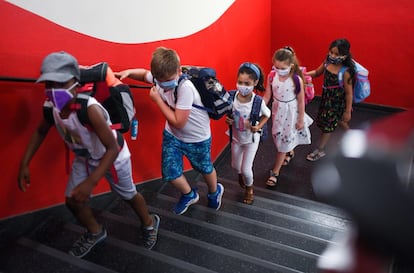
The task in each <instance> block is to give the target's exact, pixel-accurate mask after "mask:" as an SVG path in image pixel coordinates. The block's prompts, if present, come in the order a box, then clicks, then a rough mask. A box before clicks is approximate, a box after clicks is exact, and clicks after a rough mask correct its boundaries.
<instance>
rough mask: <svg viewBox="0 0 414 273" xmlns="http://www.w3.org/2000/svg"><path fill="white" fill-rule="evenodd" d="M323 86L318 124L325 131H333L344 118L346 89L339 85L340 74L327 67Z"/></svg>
mask: <svg viewBox="0 0 414 273" xmlns="http://www.w3.org/2000/svg"><path fill="white" fill-rule="evenodd" d="M323 86H324V88H323V91H322V98H321V103H320V105H319V110H318V115H317V118H316V125H317V126H318V128H319V129H321V131H322V132H323V133H331V132H333V131H335V129H336V128H337V127H338V122H339V121H340V120H341V119H342V115H343V113H344V110H345V91H344V88H342V87H340V86H339V81H338V74H334V73H331V72H329V71H328V70H327V69H326V68H325V71H324V81H323ZM326 87H329V88H326Z"/></svg>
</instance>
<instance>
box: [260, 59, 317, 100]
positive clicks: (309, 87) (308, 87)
mask: <svg viewBox="0 0 414 273" xmlns="http://www.w3.org/2000/svg"><path fill="white" fill-rule="evenodd" d="M300 69H301V70H302V73H303V74H305V73H306V67H304V66H301V67H300ZM275 76H276V71H275V70H273V69H272V70H271V71H270V72H269V75H268V78H269V84H270V88H271V89H272V82H273V79H274V77H275ZM292 79H293V83H294V84H295V94H296V95H297V94H299V92H300V80H299V75H298V74H296V73H294V74H293V77H292ZM304 85H305V88H304V89H305V105H306V104H308V103H310V102H311V101H312V100H313V98H314V97H315V88H314V86H313V83H312V77H311V76H305V81H304ZM272 96H273V91H272Z"/></svg>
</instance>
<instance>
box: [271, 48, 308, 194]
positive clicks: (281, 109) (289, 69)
mask: <svg viewBox="0 0 414 273" xmlns="http://www.w3.org/2000/svg"><path fill="white" fill-rule="evenodd" d="M272 63H273V70H274V72H275V73H274V77H269V83H268V85H267V88H266V92H265V95H264V100H265V102H266V103H268V102H269V101H270V100H271V99H272V136H273V141H274V143H275V146H276V149H277V153H276V160H275V164H274V166H273V169H272V170H270V177H269V179H268V180H267V182H266V185H267V186H268V187H270V188H274V187H275V186H276V184H277V182H278V178H279V173H280V169H281V167H282V165H283V162H284V161H285V160H286V159H287V156H286V153H288V152H289V155H288V157H289V156H290V157H293V149H294V148H295V147H296V146H297V145H300V144H310V143H311V135H310V130H309V126H310V125H311V124H312V122H313V120H312V119H311V118H310V117H309V116H308V115H307V114H306V113H305V92H304V88H303V79H302V77H303V75H302V72H301V70H300V68H299V64H298V61H297V59H296V55H295V52H294V51H293V49H292V48H291V47H284V48H281V49H278V50H277V51H276V52H275V53H274V55H273V58H272ZM271 73H272V72H271ZM295 74H296V75H295ZM269 75H270V74H269ZM294 77H296V79H297V83H298V84H300V91H299V92H298V93H296V92H295V80H294Z"/></svg>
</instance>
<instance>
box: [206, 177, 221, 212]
mask: <svg viewBox="0 0 414 273" xmlns="http://www.w3.org/2000/svg"><path fill="white" fill-rule="evenodd" d="M223 193H224V187H223V185H221V184H220V183H217V191H216V192H215V193H209V194H208V195H207V198H208V206H209V207H210V208H213V209H216V210H219V209H220V206H221V198H222V197H223Z"/></svg>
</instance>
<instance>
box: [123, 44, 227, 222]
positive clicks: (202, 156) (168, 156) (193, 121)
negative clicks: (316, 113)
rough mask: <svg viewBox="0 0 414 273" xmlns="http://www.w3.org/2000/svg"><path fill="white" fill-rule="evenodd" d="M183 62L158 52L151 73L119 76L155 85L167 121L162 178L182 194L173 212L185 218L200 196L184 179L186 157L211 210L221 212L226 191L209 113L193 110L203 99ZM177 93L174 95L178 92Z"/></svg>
mask: <svg viewBox="0 0 414 273" xmlns="http://www.w3.org/2000/svg"><path fill="white" fill-rule="evenodd" d="M180 73H181V71H180V59H179V57H178V55H177V53H176V52H175V51H174V50H172V49H168V48H164V47H159V48H157V49H156V50H155V51H154V53H153V55H152V60H151V72H150V71H147V70H145V69H140V68H138V69H127V70H124V71H121V72H119V73H116V75H117V76H118V77H120V79H121V80H122V79H124V78H126V77H129V78H132V79H135V80H139V81H145V82H148V83H155V86H153V87H152V88H151V91H150V98H151V100H152V101H153V102H154V103H155V104H156V105H157V106H158V107H159V109H160V111H161V113H162V114H163V115H164V116H165V118H166V124H165V129H164V132H163V140H162V176H163V179H164V180H165V181H169V182H170V183H171V184H172V185H173V186H174V187H176V188H177V189H178V190H179V191H180V192H181V194H182V195H181V198H180V200H179V202H178V203H177V204H176V206H175V208H174V212H175V213H176V214H183V213H184V212H186V211H187V209H188V207H189V206H190V205H192V204H195V203H196V202H198V199H199V195H198V193H197V191H196V189H192V188H191V186H190V185H189V183H188V181H187V179H186V178H185V176H184V175H183V156H186V157H187V158H188V160H189V161H190V163H191V165H192V167H193V168H194V169H195V170H196V171H198V172H200V173H201V174H202V175H203V177H204V180H205V181H206V183H207V186H208V192H209V193H208V195H207V198H208V206H209V207H211V208H213V209H216V210H218V209H219V208H220V206H221V199H222V196H223V192H224V187H223V185H221V184H220V183H217V174H216V170H215V169H214V166H213V163H212V162H211V156H210V153H211V131H210V119H209V116H208V114H207V112H206V111H204V110H200V109H198V108H195V107H192V105H193V104H196V105H203V104H202V102H201V98H200V95H199V93H198V91H197V90H196V88H195V87H194V85H193V84H192V83H191V81H188V80H183V81H182V82H180V84H178V79H179V76H180ZM176 88H178V89H177V92H175V89H176Z"/></svg>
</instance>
